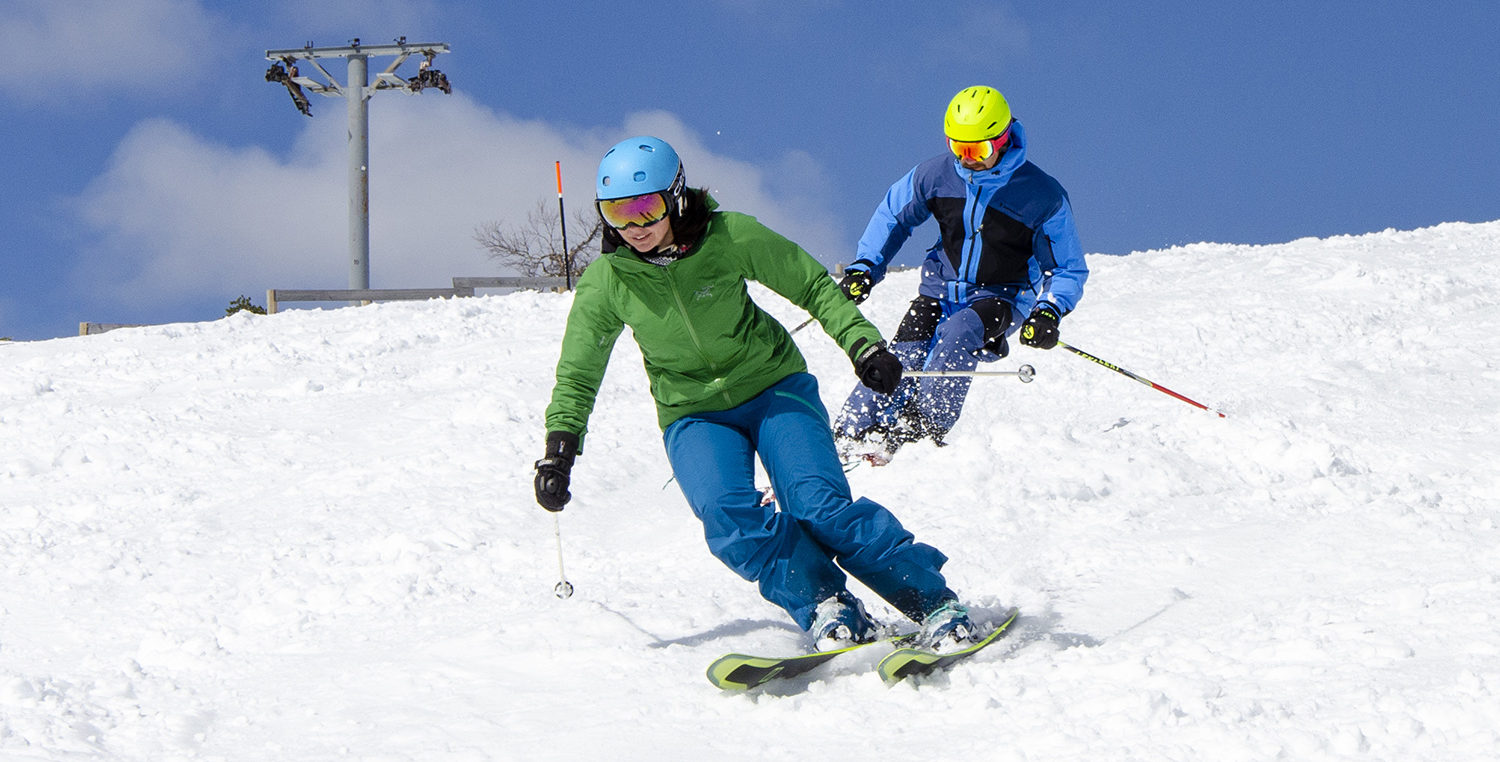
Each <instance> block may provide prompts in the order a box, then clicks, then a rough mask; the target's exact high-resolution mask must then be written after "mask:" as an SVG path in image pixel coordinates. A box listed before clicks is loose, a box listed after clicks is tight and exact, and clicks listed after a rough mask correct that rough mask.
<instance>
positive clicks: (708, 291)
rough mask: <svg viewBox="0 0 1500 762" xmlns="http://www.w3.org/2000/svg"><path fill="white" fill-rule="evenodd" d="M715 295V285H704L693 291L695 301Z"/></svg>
mask: <svg viewBox="0 0 1500 762" xmlns="http://www.w3.org/2000/svg"><path fill="white" fill-rule="evenodd" d="M713 295H714V287H713V286H704V287H703V288H700V289H698V290H697V291H694V292H693V301H695V302H701V301H703V300H704V299H708V298H709V297H712V296H713Z"/></svg>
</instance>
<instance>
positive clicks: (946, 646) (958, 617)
mask: <svg viewBox="0 0 1500 762" xmlns="http://www.w3.org/2000/svg"><path fill="white" fill-rule="evenodd" d="M978 635H979V629H978V628H977V627H975V626H974V622H973V621H971V620H970V619H969V610H968V609H967V608H965V607H964V605H963V604H961V603H959V602H958V601H956V600H950V601H945V602H944V603H943V605H941V606H939V607H938V608H937V609H936V610H934V611H933V612H932V613H930V614H928V615H927V617H926V618H925V619H923V620H922V633H921V634H920V635H919V636H918V641H917V642H919V643H921V645H922V647H923V648H927V649H930V650H932V651H935V652H937V653H952V652H953V651H958V650H961V649H964V648H967V647H969V646H970V645H973V643H974V641H975V640H977V639H978Z"/></svg>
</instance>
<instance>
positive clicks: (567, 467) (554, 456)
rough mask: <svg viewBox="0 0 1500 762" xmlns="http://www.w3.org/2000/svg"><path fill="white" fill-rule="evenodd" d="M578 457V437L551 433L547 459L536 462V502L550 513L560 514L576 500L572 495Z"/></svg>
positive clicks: (567, 433)
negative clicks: (575, 462)
mask: <svg viewBox="0 0 1500 762" xmlns="http://www.w3.org/2000/svg"><path fill="white" fill-rule="evenodd" d="M577 456H578V435H577V434H572V433H569V432H566V431H549V432H547V457H545V458H542V459H541V460H539V461H537V462H536V482H535V485H536V501H537V502H538V503H540V504H541V506H542V507H543V508H546V509H547V510H549V511H560V510H562V509H563V506H565V505H567V504H568V501H569V500H572V499H573V495H572V493H570V492H568V484H569V483H570V482H571V481H572V476H571V474H572V473H573V459H574V458H575V457H577Z"/></svg>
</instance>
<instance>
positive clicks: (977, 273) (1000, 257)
mask: <svg viewBox="0 0 1500 762" xmlns="http://www.w3.org/2000/svg"><path fill="white" fill-rule="evenodd" d="M1010 129H1011V138H1010V140H1011V142H1010V145H1009V147H1008V148H1007V149H1006V151H1005V154H1004V155H1003V156H1001V157H1000V162H999V163H998V164H996V165H995V166H994V167H993V168H991V169H987V170H979V171H974V170H969V169H965V168H964V167H963V165H962V164H960V163H959V162H958V160H957V159H955V158H954V157H953V156H952V154H943V155H942V156H935V157H933V158H931V159H928V160H926V161H924V162H922V163H921V164H918V165H917V166H916V167H914V168H913V169H912V170H911V171H910V172H908V173H906V176H905V177H902V178H901V179H900V180H897V181H896V183H895V184H894V185H892V186H891V187H890V190H888V191H886V194H885V199H884V200H883V201H882V202H881V204H880V206H879V207H877V208H876V209H875V214H874V215H873V216H872V217H871V218H870V224H869V225H868V226H866V228H865V232H864V235H863V236H861V237H860V239H859V246H858V249H857V251H856V259H855V261H854V262H853V263H852V264H850V265H849V266H848V267H847V268H845V269H846V270H864V271H866V272H868V273H869V274H870V278H871V279H872V280H873V281H874V282H876V283H879V282H880V281H881V279H883V278H884V277H885V271H886V267H887V266H888V265H889V264H890V261H891V259H892V258H894V257H895V256H896V254H897V252H899V251H900V250H901V245H902V244H904V243H905V242H906V239H907V238H909V237H911V234H912V231H913V230H915V229H916V228H917V226H919V225H921V224H922V223H923V222H926V221H927V219H928V218H929V217H935V218H937V222H938V230H939V232H940V234H941V239H940V240H939V242H938V245H937V246H934V247H933V249H932V251H933V252H934V253H936V252H937V251H938V250H939V248H941V252H942V257H943V259H945V260H946V262H947V264H948V266H949V267H945V268H944V270H945V271H946V272H948V277H947V279H946V282H945V283H943V285H942V287H941V288H942V290H943V291H944V292H945V293H932V294H928V293H926V291H927V290H928V289H929V286H928V284H925V283H924V285H923V295H924V296H930V297H933V298H937V299H943V300H945V301H948V302H951V303H954V304H957V305H965V304H968V303H970V302H972V301H974V300H977V299H982V298H986V297H998V298H1001V299H1004V300H1005V301H1008V302H1010V303H1012V304H1014V305H1015V306H1016V308H1017V312H1018V313H1019V314H1020V315H1023V316H1024V315H1025V314H1026V313H1027V312H1029V311H1030V308H1031V306H1032V305H1033V304H1035V303H1036V302H1037V301H1048V302H1051V303H1052V304H1054V305H1056V306H1057V308H1058V309H1059V310H1060V311H1061V312H1062V314H1067V313H1069V312H1071V311H1072V310H1073V308H1074V307H1075V306H1077V304H1078V300H1079V299H1081V298H1082V297H1083V283H1084V281H1085V280H1087V279H1088V275H1089V270H1088V265H1087V264H1086V263H1085V262H1084V258H1083V247H1082V246H1081V245H1080V244H1079V242H1078V231H1077V230H1076V229H1075V228H1074V226H1073V211H1072V208H1071V207H1070V206H1069V204H1068V194H1067V192H1066V191H1064V190H1063V188H1062V185H1060V184H1059V183H1058V182H1057V181H1056V180H1054V179H1052V176H1051V175H1048V174H1047V173H1046V172H1043V171H1042V170H1041V169H1039V168H1038V167H1037V166H1036V165H1035V164H1032V163H1031V162H1029V161H1027V160H1026V132H1025V130H1023V129H1022V127H1021V123H1020V122H1015V123H1013V124H1012V125H1011V128H1010ZM950 268H951V269H950Z"/></svg>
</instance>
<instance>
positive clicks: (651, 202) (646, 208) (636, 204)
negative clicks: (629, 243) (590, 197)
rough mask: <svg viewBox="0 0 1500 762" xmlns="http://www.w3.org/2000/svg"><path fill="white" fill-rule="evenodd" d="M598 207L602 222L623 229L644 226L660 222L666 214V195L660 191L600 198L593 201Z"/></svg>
mask: <svg viewBox="0 0 1500 762" xmlns="http://www.w3.org/2000/svg"><path fill="white" fill-rule="evenodd" d="M594 203H595V204H596V205H597V206H598V207H599V216H600V217H601V218H603V220H604V224H606V225H608V226H610V227H612V228H614V229H616V230H623V229H625V228H627V227H629V226H631V225H639V226H641V227H646V226H648V225H655V224H656V223H658V222H661V221H662V220H663V219H664V218H666V216H667V211H668V210H667V197H666V196H664V195H662V194H660V193H647V194H645V195H644V196H630V197H629V198H611V199H600V200H598V201H596V202H594Z"/></svg>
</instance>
